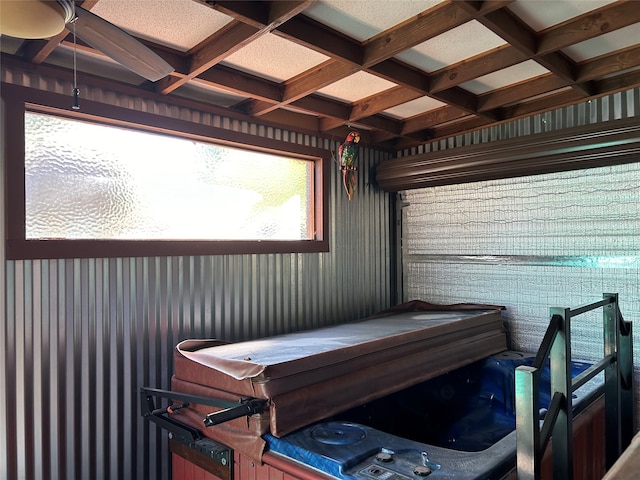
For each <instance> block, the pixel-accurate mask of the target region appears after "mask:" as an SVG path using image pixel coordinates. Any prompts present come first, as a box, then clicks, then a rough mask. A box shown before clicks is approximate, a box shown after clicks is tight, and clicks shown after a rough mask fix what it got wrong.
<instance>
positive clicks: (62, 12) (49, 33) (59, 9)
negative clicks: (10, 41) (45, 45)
mask: <svg viewBox="0 0 640 480" xmlns="http://www.w3.org/2000/svg"><path fill="white" fill-rule="evenodd" d="M73 16H74V2H73V0H53V1H52V0H22V1H9V2H7V1H0V34H2V35H8V36H10V37H15V38H25V39H35V38H49V37H53V36H55V35H57V34H59V33H60V32H62V31H63V30H64V28H65V25H66V24H67V23H68V22H70V21H71V20H72V19H73Z"/></svg>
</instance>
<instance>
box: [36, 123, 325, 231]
mask: <svg viewBox="0 0 640 480" xmlns="http://www.w3.org/2000/svg"><path fill="white" fill-rule="evenodd" d="M313 167H314V165H313V162H312V161H305V160H299V159H291V158H285V157H281V156H275V155H266V154H262V153H256V152H250V151H244V150H239V149H233V148H228V147H220V146H217V145H211V144H207V143H203V142H196V141H192V140H187V139H182V138H176V137H171V136H166V135H159V134H153V133H147V132H141V131H136V130H130V129H123V128H116V127H111V126H104V125H98V124H93V123H88V122H80V121H74V120H67V119H62V118H58V117H53V116H49V115H42V114H35V113H27V114H26V117H25V198H26V205H25V209H26V237H27V238H28V239H51V238H64V239H129V240H149V239H160V240H234V239H235V240H266V239H270V240H300V239H311V238H312V231H313V229H312V228H311V225H313V218H312V217H311V215H312V212H313V210H314V209H313V204H312V201H313V200H312V199H313V185H314V179H313V171H314V168H313Z"/></svg>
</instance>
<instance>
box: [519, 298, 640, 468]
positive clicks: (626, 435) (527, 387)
mask: <svg viewBox="0 0 640 480" xmlns="http://www.w3.org/2000/svg"><path fill="white" fill-rule="evenodd" d="M603 297H604V298H603V300H601V301H598V302H594V303H591V304H588V305H583V306H581V307H577V308H574V309H571V308H551V309H550V313H551V320H550V321H549V326H548V327H547V331H546V332H545V335H544V338H543V339H542V342H541V344H540V348H539V349H538V353H537V354H536V357H535V359H534V361H533V366H531V367H528V366H520V367H518V368H516V372H515V387H516V441H517V445H516V464H517V478H518V480H539V479H540V476H541V472H540V468H541V460H542V455H543V453H544V450H545V448H546V446H547V443H548V441H549V439H551V442H552V457H553V478H554V479H559V480H567V479H572V478H573V406H572V403H573V401H572V398H573V391H574V390H576V389H578V388H580V387H581V386H583V385H584V384H585V383H586V382H588V381H590V380H591V379H593V378H594V377H595V376H596V375H598V374H599V373H600V372H604V378H605V380H604V399H605V412H604V415H605V438H606V441H605V457H606V458H605V464H606V467H607V469H609V468H610V467H611V466H612V465H613V464H614V463H615V461H616V460H617V459H618V457H619V456H620V455H621V454H622V452H623V451H624V449H625V448H627V446H629V444H630V443H631V441H632V438H633V436H634V435H635V413H634V406H635V405H634V399H633V395H634V391H633V340H632V324H631V322H625V321H624V319H623V318H622V313H621V312H620V309H619V306H618V294H616V293H605V294H603ZM600 307H604V308H603V314H602V318H603V329H604V358H603V359H602V360H601V361H600V362H598V363H596V364H594V365H592V366H591V367H589V368H588V369H587V370H585V371H584V372H582V373H581V374H580V375H578V376H576V378H575V379H573V378H572V376H571V372H572V361H571V319H572V318H573V317H577V316H578V315H581V314H583V313H586V312H589V311H591V310H594V309H596V308H600ZM547 359H548V360H549V362H550V373H551V403H550V404H549V409H548V411H547V414H546V416H545V418H544V422H543V425H542V431H540V427H539V425H540V413H539V394H540V390H539V381H540V369H541V368H543V367H544V365H545V363H546V361H547Z"/></svg>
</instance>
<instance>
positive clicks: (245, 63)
mask: <svg viewBox="0 0 640 480" xmlns="http://www.w3.org/2000/svg"><path fill="white" fill-rule="evenodd" d="M328 59H329V57H327V56H325V55H323V54H321V53H318V52H315V51H313V50H310V49H308V48H306V47H303V46H302V45H298V44H296V43H293V42H290V41H288V40H285V39H284V38H281V37H278V36H276V35H272V34H268V35H263V36H262V37H260V38H258V39H256V40H254V41H253V42H251V43H250V44H249V45H247V46H246V47H244V48H241V49H240V50H238V51H237V52H235V53H234V54H232V55H230V56H228V57H227V58H225V60H224V62H222V63H224V64H227V65H231V66H232V67H234V68H237V69H240V70H243V71H245V72H248V73H252V74H254V75H259V76H261V77H265V78H268V79H270V80H273V81H276V82H282V81H284V80H287V79H289V78H291V77H294V76H296V75H298V74H300V73H302V72H304V71H306V70H309V69H311V68H313V67H315V66H317V65H319V64H321V63H323V62H325V61H326V60H328Z"/></svg>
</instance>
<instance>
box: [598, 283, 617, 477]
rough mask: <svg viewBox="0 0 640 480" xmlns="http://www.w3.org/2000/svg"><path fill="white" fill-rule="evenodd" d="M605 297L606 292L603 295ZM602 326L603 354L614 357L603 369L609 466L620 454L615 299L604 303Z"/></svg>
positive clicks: (607, 465) (606, 461) (606, 459)
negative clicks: (612, 301)
mask: <svg viewBox="0 0 640 480" xmlns="http://www.w3.org/2000/svg"><path fill="white" fill-rule="evenodd" d="M603 296H604V297H605V298H606V297H607V296H608V294H604V295H603ZM602 321H603V328H604V355H605V357H606V356H612V357H615V361H614V362H612V363H611V364H610V365H609V366H608V367H607V368H606V369H605V370H604V416H605V417H604V418H605V438H606V439H607V441H606V442H605V465H606V467H607V469H609V468H611V467H612V466H613V464H614V463H615V461H616V459H617V458H618V457H619V456H620V453H622V452H621V450H620V445H621V438H620V428H619V426H620V420H621V417H620V413H621V412H620V362H619V361H618V360H619V359H618V358H617V355H618V352H619V350H620V341H619V336H618V311H617V301H616V302H614V303H610V304H608V305H605V307H604V308H603V310H602Z"/></svg>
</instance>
